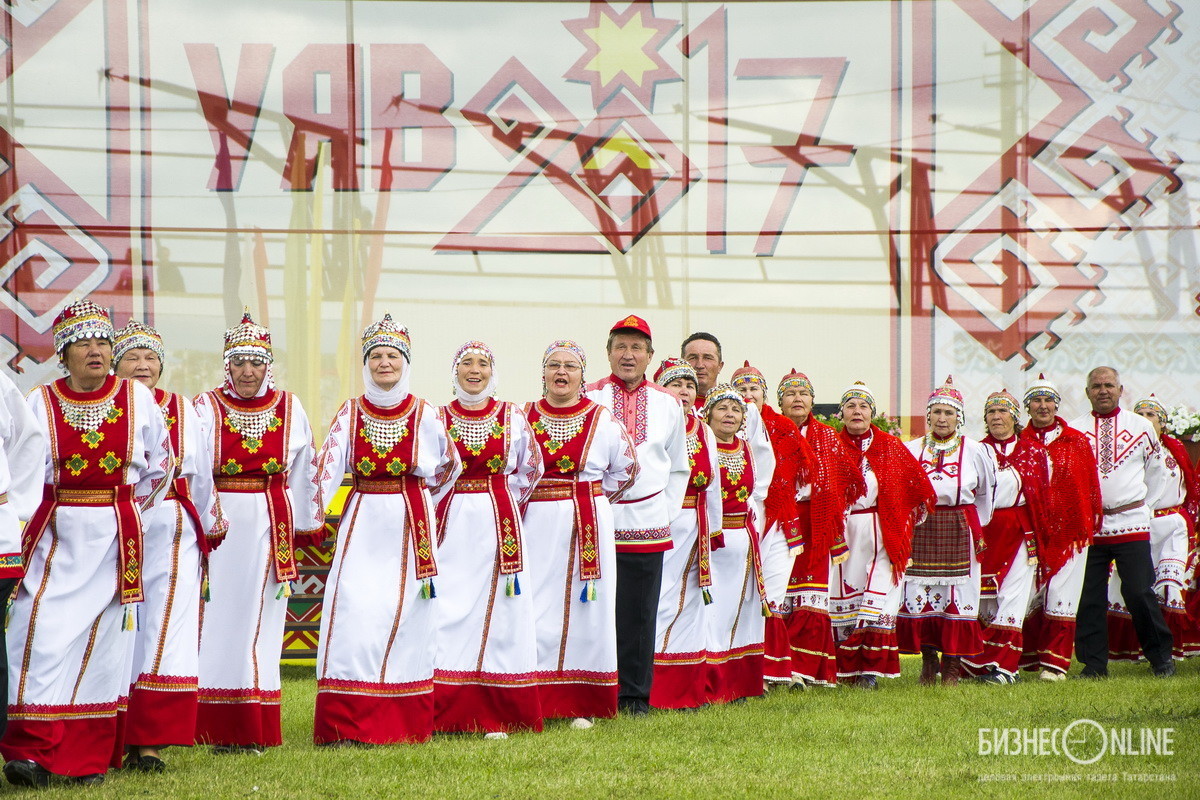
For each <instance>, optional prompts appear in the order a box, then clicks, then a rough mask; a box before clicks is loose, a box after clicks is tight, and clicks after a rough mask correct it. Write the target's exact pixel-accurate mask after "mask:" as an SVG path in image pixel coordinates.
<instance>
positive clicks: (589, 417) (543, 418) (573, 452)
mask: <svg viewBox="0 0 1200 800" xmlns="http://www.w3.org/2000/svg"><path fill="white" fill-rule="evenodd" d="M599 413H600V406H599V405H597V404H595V403H593V402H591V401H590V400H581V401H579V402H578V403H576V404H575V405H573V406H570V407H568V408H561V409H560V408H554V407H553V406H550V405H548V404H547V403H546V402H545V401H544V400H539V401H537V402H536V403H534V404H532V405H531V406H530V407H529V409H528V413H527V416H528V418H529V426H530V428H532V429H533V439H534V441H535V442H537V445H538V447H540V448H541V449H542V461H543V462H544V463H545V465H546V472H545V475H544V477H546V478H573V477H575V476H576V475H577V474H578V473H579V472H580V470H582V469H583V465H584V464H585V463H586V462H587V454H588V449H589V448H590V447H591V444H592V436H593V434H594V433H595V430H596V419H597V417H598V416H599ZM579 415H582V416H583V419H582V420H581V422H582V427H580V429H579V432H578V433H576V434H575V435H574V436H572V437H571V438H570V439H567V440H566V441H562V442H560V441H559V440H557V439H555V438H553V436H552V435H551V433H550V427H549V425H548V424H547V420H549V419H553V418H559V419H565V418H568V417H575V416H579Z"/></svg>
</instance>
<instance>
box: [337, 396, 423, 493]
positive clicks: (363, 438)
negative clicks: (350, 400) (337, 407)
mask: <svg viewBox="0 0 1200 800" xmlns="http://www.w3.org/2000/svg"><path fill="white" fill-rule="evenodd" d="M423 409H424V404H423V403H420V402H418V401H417V399H416V398H415V397H413V396H412V395H409V396H408V397H407V398H406V399H405V400H404V402H402V403H401V404H400V405H399V406H397V407H396V408H394V409H383V408H378V407H376V406H373V405H371V404H369V403H368V402H367V401H366V400H365V399H363V398H361V397H360V398H358V399H356V400H355V401H354V408H353V410H352V412H351V413H352V415H353V422H352V423H351V425H350V442H351V444H350V458H349V459H348V463H349V468H350V473H351V474H352V475H354V477H355V478H359V479H365V480H393V479H395V478H399V477H401V476H403V475H407V474H409V473H410V472H412V471H413V470H414V469H416V466H417V444H418V438H419V437H418V436H417V431H418V430H420V427H421V414H422V411H423Z"/></svg>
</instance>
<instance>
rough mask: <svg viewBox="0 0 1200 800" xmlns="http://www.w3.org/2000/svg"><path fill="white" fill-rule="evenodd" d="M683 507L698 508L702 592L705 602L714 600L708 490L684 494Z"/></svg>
mask: <svg viewBox="0 0 1200 800" xmlns="http://www.w3.org/2000/svg"><path fill="white" fill-rule="evenodd" d="M683 507H684V508H694V509H696V559H697V562H698V563H697V566H698V568H699V572H700V594H701V596H702V597H703V598H704V604H705V605H708V604H709V603H711V602H712V594H711V592H710V591H709V587H710V586H712V531H711V530H709V527H708V492H706V491H704V490H703V489H701V490H700V491H699V492H697V493H696V494H686V495H684V496H683Z"/></svg>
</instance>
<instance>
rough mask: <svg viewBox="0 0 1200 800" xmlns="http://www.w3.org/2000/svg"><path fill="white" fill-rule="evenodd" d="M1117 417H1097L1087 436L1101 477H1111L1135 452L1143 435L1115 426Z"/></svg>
mask: <svg viewBox="0 0 1200 800" xmlns="http://www.w3.org/2000/svg"><path fill="white" fill-rule="evenodd" d="M1117 419H1118V418H1117V417H1098V418H1097V419H1096V425H1095V428H1094V430H1093V432H1091V433H1089V434H1088V438H1089V439H1090V440H1092V441H1091V444H1092V447H1093V448H1094V450H1095V453H1096V466H1097V467H1099V468H1100V474H1101V475H1111V474H1112V473H1113V472H1115V471H1116V470H1117V469H1118V468H1119V467H1120V466H1121V465H1122V464H1124V463H1125V462H1126V461H1128V460H1129V458H1130V457H1131V456H1133V455H1134V454H1135V453H1136V452H1137V448H1138V445H1139V444H1140V443H1141V441H1142V439H1144V438H1145V435H1144V434H1141V433H1134V432H1133V431H1130V430H1126V429H1125V428H1121V427H1120V426H1119V425H1117Z"/></svg>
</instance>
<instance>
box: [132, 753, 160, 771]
mask: <svg viewBox="0 0 1200 800" xmlns="http://www.w3.org/2000/svg"><path fill="white" fill-rule="evenodd" d="M134 768H135V769H138V770H141V771H142V772H166V771H167V762H165V761H163V760H162V759H161V758H159V757H158V756H142V757H141V758H139V759H138V761H137V765H136V766H135V767H134Z"/></svg>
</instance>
